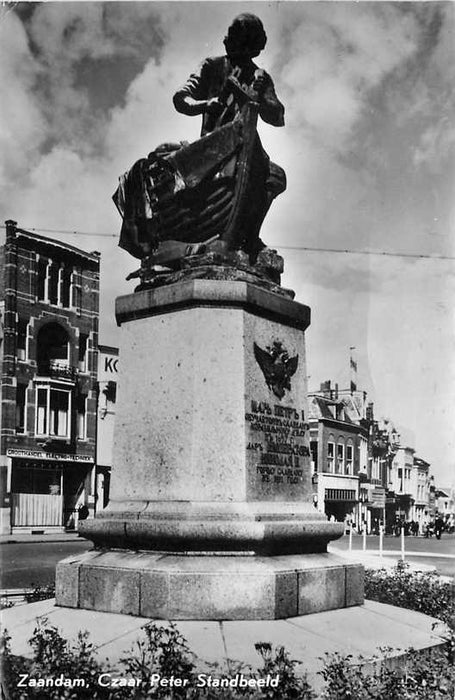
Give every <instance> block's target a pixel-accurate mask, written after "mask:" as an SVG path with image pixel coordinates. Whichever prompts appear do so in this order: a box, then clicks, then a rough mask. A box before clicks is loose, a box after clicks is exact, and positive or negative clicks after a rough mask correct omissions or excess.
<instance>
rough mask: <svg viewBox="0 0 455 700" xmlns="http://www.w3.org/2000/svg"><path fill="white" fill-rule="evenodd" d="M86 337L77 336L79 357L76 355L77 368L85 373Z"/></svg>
mask: <svg viewBox="0 0 455 700" xmlns="http://www.w3.org/2000/svg"><path fill="white" fill-rule="evenodd" d="M87 347H88V335H86V334H85V333H81V334H80V335H79V355H78V366H79V369H80V370H81V372H86V371H87V369H88V362H87V360H88V352H87Z"/></svg>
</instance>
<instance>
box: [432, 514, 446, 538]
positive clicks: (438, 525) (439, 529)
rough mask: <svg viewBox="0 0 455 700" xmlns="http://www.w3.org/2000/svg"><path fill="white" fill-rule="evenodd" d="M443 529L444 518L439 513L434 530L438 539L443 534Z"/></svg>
mask: <svg viewBox="0 0 455 700" xmlns="http://www.w3.org/2000/svg"><path fill="white" fill-rule="evenodd" d="M443 530H444V520H443V519H442V518H441V516H440V515H438V517H437V518H436V520H435V523H434V532H435V535H436V539H438V540H440V539H441V535H442V532H443Z"/></svg>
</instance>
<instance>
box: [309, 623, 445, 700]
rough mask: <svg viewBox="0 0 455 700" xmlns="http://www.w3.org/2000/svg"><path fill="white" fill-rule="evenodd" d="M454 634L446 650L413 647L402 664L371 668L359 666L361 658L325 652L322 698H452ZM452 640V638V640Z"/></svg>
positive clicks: (379, 699)
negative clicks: (416, 650) (415, 649)
mask: <svg viewBox="0 0 455 700" xmlns="http://www.w3.org/2000/svg"><path fill="white" fill-rule="evenodd" d="M453 640H454V637H453V634H452V635H451V643H449V644H448V645H447V646H446V647H445V648H443V649H440V648H439V649H432V650H430V651H427V652H424V653H420V654H416V653H415V652H414V651H413V650H412V649H410V650H409V651H408V653H407V654H406V656H405V657H404V658H403V657H400V660H399V664H395V665H391V666H389V665H386V664H384V663H381V662H380V661H378V662H377V665H376V667H375V668H374V669H373V670H372V669H371V661H370V660H369V664H370V669H368V667H367V666H361V665H359V662H360V661H361V660H362V659H361V657H359V658H358V659H356V660H354V659H353V657H352V656H349V655H348V656H343V655H341V654H331V655H326V658H325V663H324V668H323V669H322V671H321V672H320V673H321V675H322V677H323V678H324V680H325V681H326V685H325V688H324V690H323V693H322V696H321V698H323V700H348V699H349V700H373V699H374V700H403V699H404V698H406V699H407V700H430V698H431V700H453V698H454V697H455V667H454V665H453V660H454V657H453ZM449 641H450V640H449Z"/></svg>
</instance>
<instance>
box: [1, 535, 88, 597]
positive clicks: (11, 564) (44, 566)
mask: <svg viewBox="0 0 455 700" xmlns="http://www.w3.org/2000/svg"><path fill="white" fill-rule="evenodd" d="M88 549H92V543H91V542H87V540H71V541H68V542H20V543H9V544H2V545H1V546H0V562H1V584H0V588H2V589H5V588H35V587H36V586H47V585H48V584H50V583H54V580H55V567H56V565H57V562H59V561H60V559H64V558H65V557H69V556H70V555H74V554H79V553H81V552H86V551H87V550H88Z"/></svg>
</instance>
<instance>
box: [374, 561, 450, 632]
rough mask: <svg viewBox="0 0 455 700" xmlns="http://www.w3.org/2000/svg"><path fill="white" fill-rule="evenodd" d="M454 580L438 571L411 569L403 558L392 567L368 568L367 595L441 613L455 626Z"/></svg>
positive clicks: (427, 611) (400, 604)
mask: <svg viewBox="0 0 455 700" xmlns="http://www.w3.org/2000/svg"><path fill="white" fill-rule="evenodd" d="M454 593H455V588H454V582H449V581H445V580H444V579H441V578H440V576H438V574H437V573H435V572H425V573H420V572H415V571H410V570H409V566H408V565H407V564H406V563H404V564H402V563H401V562H399V563H398V564H397V566H396V567H395V568H394V569H392V571H391V572H390V571H386V570H385V569H380V570H378V571H375V570H371V569H367V570H366V571H365V598H366V599H367V600H376V601H378V602H379V603H388V604H389V605H396V606H397V607H399V608H407V609H408V610H416V611H417V612H421V613H424V614H425V615H430V616H431V617H437V618H438V619H439V620H442V622H445V623H446V624H447V625H448V626H449V627H450V628H451V629H455V595H454Z"/></svg>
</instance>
